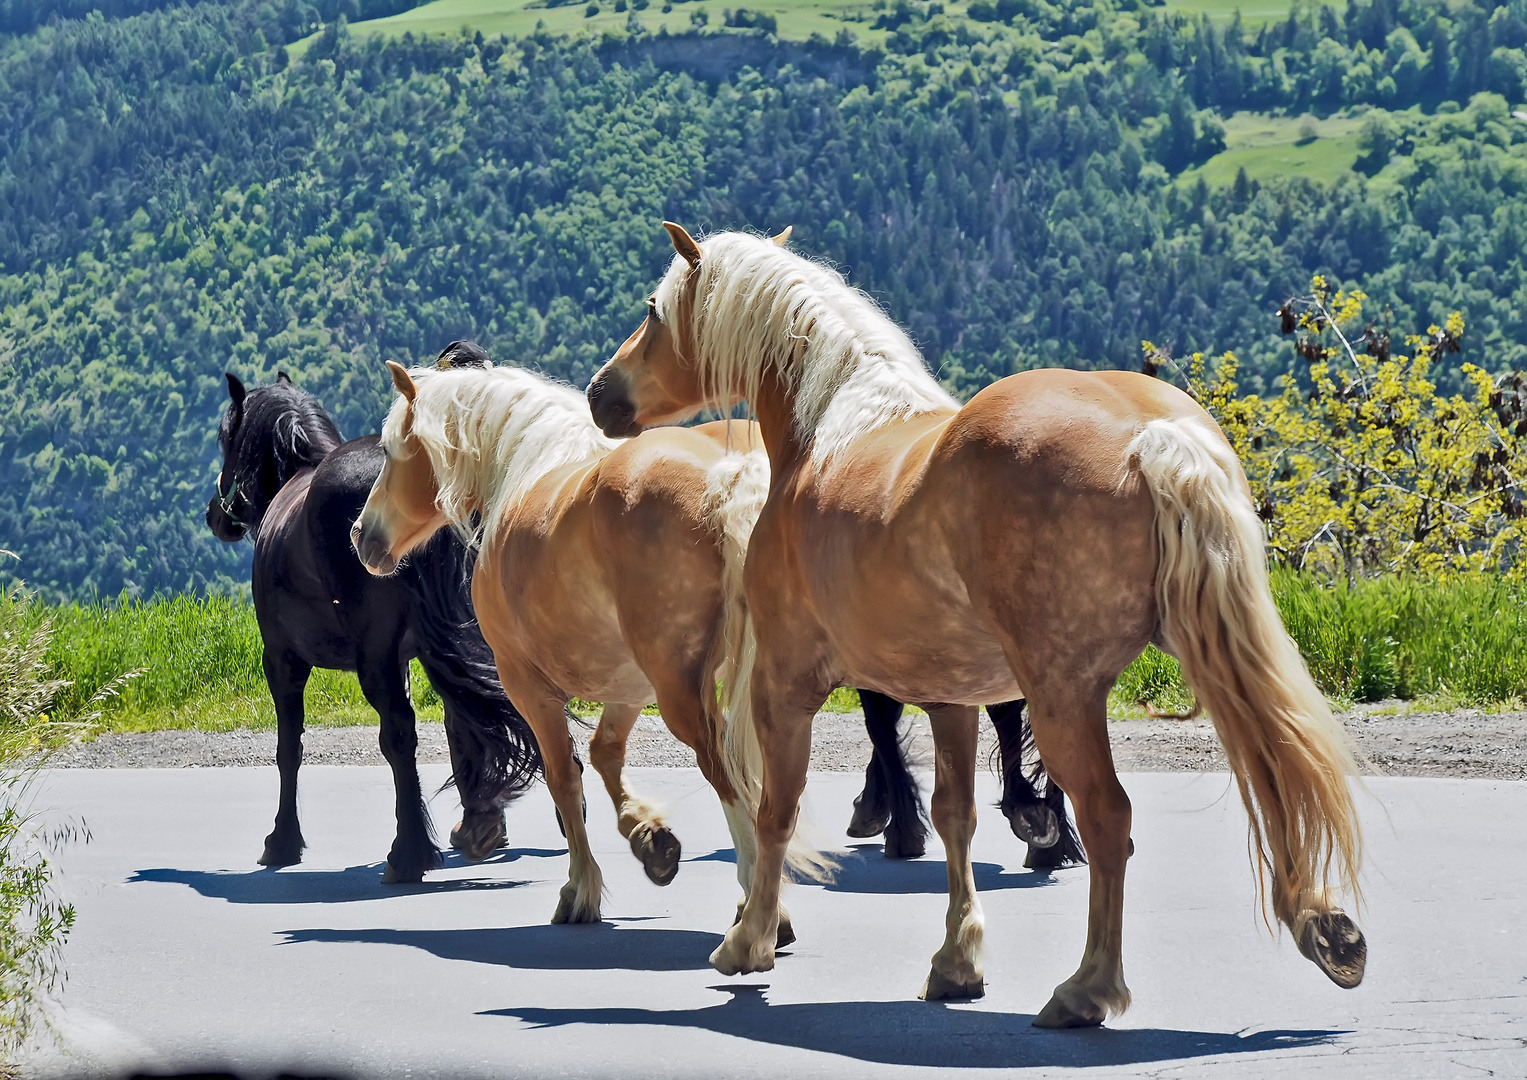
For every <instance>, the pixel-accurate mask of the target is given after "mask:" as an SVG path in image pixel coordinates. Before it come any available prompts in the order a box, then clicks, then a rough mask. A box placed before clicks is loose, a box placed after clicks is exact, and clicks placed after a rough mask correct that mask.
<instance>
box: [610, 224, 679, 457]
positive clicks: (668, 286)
mask: <svg viewBox="0 0 1527 1080" xmlns="http://www.w3.org/2000/svg"><path fill="white" fill-rule="evenodd" d="M663 228H665V229H667V230H668V235H669V236H670V237H672V238H673V246H674V250H675V251H677V252H678V257H676V258H675V259H674V260H673V263H672V264H671V265H670V266H669V267H668V272H667V273H666V274H664V275H663V280H662V281H661V282H659V284H658V287H657V288H656V289H654V290H653V292H652V295H651V296H649V297H647V317H646V318H645V319H643V320H642V323H641V325H640V326H638V327H637V328H636V331H635V333H633V334H632V335H631V336H630V337H628V338H626V340H625V343H624V344H623V345H621V347H620V348H619V349H617V350H616V352H615V355H614V356H613V357H611V358H610V360H609V362H608V363H606V364H605V365H604V367H602V368H600V369H599V371H598V373H597V374H595V376H594V378H593V381H591V382H590V383H589V388H588V399H589V409H590V411H592V412H593V414H594V423H596V424H598V425H599V427H600V429H601V430H603V431H604V433H605V434H606V435H608V436H610V437H611V438H616V439H623V438H626V437H628V436H631V435H639V434H641V432H642V429H643V428H648V427H652V426H653V425H655V424H662V423H670V422H672V421H675V420H681V419H683V418H684V417H686V416H689V415H690V414H691V413H693V412H695V411H696V410H697V409H699V407H700V406H701V405H702V404H703V403H704V400H705V391H704V387H703V386H702V385H701V379H700V371H699V368H698V366H697V365H696V364H694V362H693V361H692V359H691V358H690V356H689V355H688V354H687V353H686V350H685V349H684V347H683V344H682V343H681V341H680V337H681V328H682V327H683V326H686V325H688V319H687V318H686V317H685V316H687V314H688V313H689V312H690V311H691V310H693V306H694V301H695V286H696V284H697V282H698V279H699V270H700V245H699V244H697V243H695V240H694V237H692V236H690V235H689V233H687V232H686V231H684V227H683V226H682V225H675V224H674V223H673V222H671V221H665V222H663ZM660 301H661V306H660Z"/></svg>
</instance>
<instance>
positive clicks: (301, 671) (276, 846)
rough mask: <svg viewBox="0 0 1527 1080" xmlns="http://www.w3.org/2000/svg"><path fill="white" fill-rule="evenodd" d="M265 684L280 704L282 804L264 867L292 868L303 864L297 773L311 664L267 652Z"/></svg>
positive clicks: (278, 746)
mask: <svg viewBox="0 0 1527 1080" xmlns="http://www.w3.org/2000/svg"><path fill="white" fill-rule="evenodd" d="M263 666H264V668H265V682H266V685H267V686H269V687H270V696H271V700H272V701H274V702H275V705H276V769H277V770H278V771H279V772H280V774H281V801H280V803H279V804H278V805H277V808H276V827H275V828H274V829H272V830H271V834H270V835H269V836H267V837H266V838H265V851H264V852H263V853H262V854H261V855H260V865H261V866H291V865H293V864H295V863H300V862H301V861H302V849H303V848H304V847H306V846H307V845H306V842H305V841H304V840H303V839H302V826H301V824H300V823H299V822H298V820H297V770H298V769H300V768H301V767H302V725H303V717H304V713H303V703H302V692H303V691H304V690H305V689H306V688H307V684H308V676H309V675H311V674H312V673H313V667H312V665H311V664H309V663H307V662H306V661H304V660H301V659H299V658H298V657H296V656H293V655H292V654H290V653H281V652H272V651H270V650H269V649H267V650H266V651H265V656H264V660H263Z"/></svg>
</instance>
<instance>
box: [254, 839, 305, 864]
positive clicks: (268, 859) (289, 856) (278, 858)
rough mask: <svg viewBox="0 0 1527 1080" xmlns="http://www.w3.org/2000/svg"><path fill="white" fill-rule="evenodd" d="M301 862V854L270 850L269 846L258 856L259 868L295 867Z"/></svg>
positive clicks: (299, 852) (299, 851)
mask: <svg viewBox="0 0 1527 1080" xmlns="http://www.w3.org/2000/svg"><path fill="white" fill-rule="evenodd" d="M301 861H302V852H301V850H300V849H299V850H298V851H296V852H285V851H280V850H272V849H271V847H270V845H269V844H267V845H266V846H265V852H264V854H262V855H261V856H260V865H261V866H296V865H297V864H298V863H300V862H301Z"/></svg>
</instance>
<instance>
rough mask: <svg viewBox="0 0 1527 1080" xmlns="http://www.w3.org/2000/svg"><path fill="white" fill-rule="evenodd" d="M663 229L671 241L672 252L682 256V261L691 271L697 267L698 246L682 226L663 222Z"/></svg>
mask: <svg viewBox="0 0 1527 1080" xmlns="http://www.w3.org/2000/svg"><path fill="white" fill-rule="evenodd" d="M663 228H665V229H667V230H668V235H669V237H670V238H672V240H673V250H675V251H677V252H678V253H679V254H680V255H682V256H684V261H685V262H687V263H688V264H689V268H690V269H691V270H693V269H694V268H695V267H697V266H699V265H700V245H699V244H697V243H695V238H694V237H693V236H690V235H689V233H688V232H687V231H686V230H685V228H684V226H682V225H676V224H674V223H673V222H671V221H665V222H663Z"/></svg>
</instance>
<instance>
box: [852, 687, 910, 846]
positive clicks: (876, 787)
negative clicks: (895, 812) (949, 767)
mask: <svg viewBox="0 0 1527 1080" xmlns="http://www.w3.org/2000/svg"><path fill="white" fill-rule="evenodd" d="M859 703H860V705H862V706H863V708H864V731H865V734H867V735H868V736H869V737H870V763H869V765H867V766H866V767H865V769H864V790H863V791H861V792H860V793H859V794H858V795H857V796H855V798H854V816H853V818H852V819H850V821H849V823H848V830H847V831H848V835H849V836H852V837H853V838H854V839H855V840H868V839H869V838H870V837H872V836H879V835H880V834H881V833H882V832H884V831H885V827H886V825H888V824H889V823H890V820H891V800H890V791H889V790H888V786H889V785H888V784H887V782H886V775H885V756H886V754H887V752H889V753H896V752H897V750H896V724H897V722H898V721H900V720H901V702H899V701H896V700H894V699H893V698H888V697H886V696H885V695H884V694H881V693H877V692H876V691H874V690H862V689H861V690H860V691H859Z"/></svg>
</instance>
